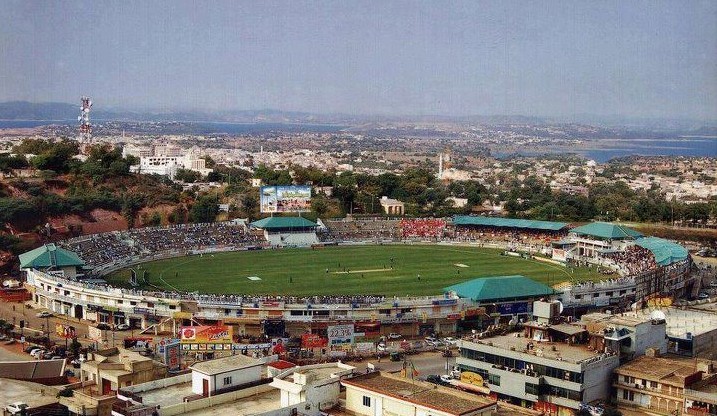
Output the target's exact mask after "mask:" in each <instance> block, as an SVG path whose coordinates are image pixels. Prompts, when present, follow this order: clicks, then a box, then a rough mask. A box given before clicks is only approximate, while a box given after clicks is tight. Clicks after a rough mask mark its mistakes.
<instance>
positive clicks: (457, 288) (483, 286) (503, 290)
mask: <svg viewBox="0 0 717 416" xmlns="http://www.w3.org/2000/svg"><path fill="white" fill-rule="evenodd" d="M443 292H444V293H447V292H456V294H457V295H458V297H461V298H469V299H471V300H473V301H476V302H481V301H489V300H490V301H492V300H499V299H518V298H530V297H537V296H545V295H551V294H553V293H554V292H555V291H554V290H553V289H552V288H550V287H549V286H546V285H544V284H542V283H538V282H536V281H535V280H533V279H529V278H527V277H525V276H521V275H513V276H494V277H482V278H478V279H473V280H469V281H467V282H463V283H458V284H455V285H453V286H448V287H446V288H444V289H443Z"/></svg>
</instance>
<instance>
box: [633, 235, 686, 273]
mask: <svg viewBox="0 0 717 416" xmlns="http://www.w3.org/2000/svg"><path fill="white" fill-rule="evenodd" d="M635 244H637V245H638V246H640V247H642V248H646V249H648V250H650V251H651V252H652V254H653V255H654V256H655V262H656V263H657V264H659V265H660V266H667V265H670V264H672V263H675V262H678V261H682V260H684V259H686V258H687V256H688V254H689V253H688V252H687V249H686V248H684V247H682V246H681V245H679V244H677V243H673V242H672V241H669V240H665V239H664V238H658V237H645V238H640V239H639V240H637V241H636V242H635Z"/></svg>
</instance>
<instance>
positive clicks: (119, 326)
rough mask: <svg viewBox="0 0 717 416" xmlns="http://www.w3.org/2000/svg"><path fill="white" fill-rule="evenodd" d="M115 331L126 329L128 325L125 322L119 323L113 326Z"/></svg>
mask: <svg viewBox="0 0 717 416" xmlns="http://www.w3.org/2000/svg"><path fill="white" fill-rule="evenodd" d="M115 329H116V330H117V331H126V330H128V329H129V325H127V324H119V325H117V326H116V327H115Z"/></svg>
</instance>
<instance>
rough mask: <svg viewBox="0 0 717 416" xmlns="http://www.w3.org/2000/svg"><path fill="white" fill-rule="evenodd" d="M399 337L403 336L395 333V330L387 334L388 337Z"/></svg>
mask: <svg viewBox="0 0 717 416" xmlns="http://www.w3.org/2000/svg"><path fill="white" fill-rule="evenodd" d="M401 338H403V335H401V334H397V333H395V332H391V333H390V334H388V339H401Z"/></svg>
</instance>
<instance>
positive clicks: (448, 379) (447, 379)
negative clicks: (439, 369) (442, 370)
mask: <svg viewBox="0 0 717 416" xmlns="http://www.w3.org/2000/svg"><path fill="white" fill-rule="evenodd" d="M451 380H453V377H451V376H448V375H445V374H444V375H442V376H441V381H442V382H444V383H446V384H451Z"/></svg>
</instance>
